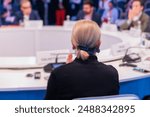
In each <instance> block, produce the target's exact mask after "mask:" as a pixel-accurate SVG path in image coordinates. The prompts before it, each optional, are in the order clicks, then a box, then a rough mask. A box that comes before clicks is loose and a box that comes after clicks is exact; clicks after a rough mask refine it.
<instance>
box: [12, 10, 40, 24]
mask: <svg viewBox="0 0 150 117" xmlns="http://www.w3.org/2000/svg"><path fill="white" fill-rule="evenodd" d="M29 19H30V20H40V16H39V14H38V12H37V11H32V12H31V14H30V17H29ZM20 21H24V16H23V13H22V12H21V11H19V12H17V13H16V15H15V21H14V24H17V25H18V24H19V23H20Z"/></svg>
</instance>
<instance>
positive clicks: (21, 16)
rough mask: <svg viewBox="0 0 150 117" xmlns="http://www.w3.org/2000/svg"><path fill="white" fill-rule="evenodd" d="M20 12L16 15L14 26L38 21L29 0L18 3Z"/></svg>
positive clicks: (38, 18)
mask: <svg viewBox="0 0 150 117" xmlns="http://www.w3.org/2000/svg"><path fill="white" fill-rule="evenodd" d="M20 6H21V11H19V12H17V13H16V16H15V24H17V25H18V24H20V23H21V22H24V21H28V20H40V17H39V14H38V12H36V11H33V10H32V6H31V2H30V1H29V0H22V1H21V3H20Z"/></svg>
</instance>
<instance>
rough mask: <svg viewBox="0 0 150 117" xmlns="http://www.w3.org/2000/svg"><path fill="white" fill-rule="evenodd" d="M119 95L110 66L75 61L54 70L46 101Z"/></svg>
mask: <svg viewBox="0 0 150 117" xmlns="http://www.w3.org/2000/svg"><path fill="white" fill-rule="evenodd" d="M116 94H119V79H118V72H117V70H116V69H115V68H114V67H112V66H107V65H105V64H103V63H100V62H98V61H97V57H96V56H91V57H90V58H89V59H88V60H86V61H82V60H81V59H77V58H76V59H75V60H74V61H73V62H72V63H70V64H67V65H64V66H61V67H59V68H57V69H55V70H54V71H53V72H52V73H51V76H50V79H49V81H48V86H47V93H46V97H45V99H46V100H71V99H75V98H81V97H92V96H108V95H116Z"/></svg>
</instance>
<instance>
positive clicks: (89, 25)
mask: <svg viewBox="0 0 150 117" xmlns="http://www.w3.org/2000/svg"><path fill="white" fill-rule="evenodd" d="M100 36H101V33H100V28H99V26H98V25H97V24H96V23H95V22H93V21H90V20H80V21H78V22H77V23H76V24H75V26H74V28H73V31H72V44H73V47H74V49H76V50H77V58H81V59H82V60H87V59H88V58H89V56H90V55H95V54H96V52H99V46H100Z"/></svg>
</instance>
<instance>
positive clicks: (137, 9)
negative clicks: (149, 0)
mask: <svg viewBox="0 0 150 117" xmlns="http://www.w3.org/2000/svg"><path fill="white" fill-rule="evenodd" d="M132 10H133V11H134V13H135V14H136V15H139V13H140V12H142V11H143V6H141V4H140V2H138V1H135V2H133V4H132Z"/></svg>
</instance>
